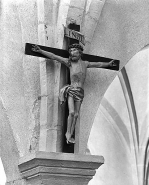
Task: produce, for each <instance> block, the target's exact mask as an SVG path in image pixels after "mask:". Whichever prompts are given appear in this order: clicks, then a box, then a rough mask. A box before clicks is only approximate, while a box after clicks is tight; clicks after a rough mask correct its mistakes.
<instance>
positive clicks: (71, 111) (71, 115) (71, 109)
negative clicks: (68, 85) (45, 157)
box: [65, 96, 74, 142]
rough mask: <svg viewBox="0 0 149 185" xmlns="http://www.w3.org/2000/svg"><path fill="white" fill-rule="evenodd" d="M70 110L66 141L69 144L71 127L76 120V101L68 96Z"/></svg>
mask: <svg viewBox="0 0 149 185" xmlns="http://www.w3.org/2000/svg"><path fill="white" fill-rule="evenodd" d="M68 109H69V116H68V119H67V132H66V134H65V136H66V139H67V141H68V142H71V141H70V139H71V127H72V123H73V119H74V100H73V98H72V97H71V96H68Z"/></svg>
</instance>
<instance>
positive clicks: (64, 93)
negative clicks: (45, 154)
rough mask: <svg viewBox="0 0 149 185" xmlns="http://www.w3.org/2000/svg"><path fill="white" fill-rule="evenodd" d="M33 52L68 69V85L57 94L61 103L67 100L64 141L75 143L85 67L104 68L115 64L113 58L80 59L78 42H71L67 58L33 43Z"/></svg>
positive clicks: (81, 48) (80, 47)
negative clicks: (103, 60)
mask: <svg viewBox="0 0 149 185" xmlns="http://www.w3.org/2000/svg"><path fill="white" fill-rule="evenodd" d="M32 50H33V51H34V52H38V53H41V54H42V55H44V56H46V57H48V58H49V59H52V60H56V61H58V62H60V63H62V64H65V65H66V66H67V67H68V68H69V70H70V82H71V84H70V85H65V86H64V87H63V88H62V89H61V90H60V94H59V99H60V102H61V104H62V103H63V102H65V101H66V100H67V101H68V109H69V115H68V119H67V131H66V134H65V136H66V141H67V143H68V144H69V143H75V140H74V138H73V137H72V136H73V132H74V129H75V125H76V122H77V118H78V115H79V111H80V107H81V104H82V101H83V98H84V81H85V78H86V72H87V68H104V67H109V66H116V64H115V62H114V60H111V61H110V62H109V63H103V62H88V61H83V60H82V59H81V55H82V53H83V47H82V46H81V45H80V44H72V45H70V46H69V48H68V51H69V58H63V57H60V56H57V55H55V54H53V53H51V52H47V51H44V50H42V49H41V48H40V47H39V46H37V45H33V48H32Z"/></svg>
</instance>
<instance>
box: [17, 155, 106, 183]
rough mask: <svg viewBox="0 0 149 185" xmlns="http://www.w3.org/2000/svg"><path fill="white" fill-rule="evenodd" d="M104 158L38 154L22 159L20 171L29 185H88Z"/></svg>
mask: <svg viewBox="0 0 149 185" xmlns="http://www.w3.org/2000/svg"><path fill="white" fill-rule="evenodd" d="M103 163H104V158H103V157H102V156H92V155H80V154H68V153H49V152H37V153H35V154H32V155H30V156H27V157H23V158H21V159H20V164H19V169H20V172H21V174H22V178H24V179H26V182H27V184H28V185H87V184H88V182H89V181H90V180H91V179H92V178H93V176H94V175H95V172H96V171H95V170H96V169H97V168H99V166H101V165H102V164H103Z"/></svg>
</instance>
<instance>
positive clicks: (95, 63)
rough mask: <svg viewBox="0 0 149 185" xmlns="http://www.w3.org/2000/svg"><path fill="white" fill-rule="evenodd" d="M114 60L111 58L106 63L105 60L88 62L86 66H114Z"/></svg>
mask: <svg viewBox="0 0 149 185" xmlns="http://www.w3.org/2000/svg"><path fill="white" fill-rule="evenodd" d="M114 61H115V60H111V61H110V62H108V63H105V62H89V64H88V66H87V68H104V67H113V66H116V63H115V62H114Z"/></svg>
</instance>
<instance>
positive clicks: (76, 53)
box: [68, 43, 83, 61]
mask: <svg viewBox="0 0 149 185" xmlns="http://www.w3.org/2000/svg"><path fill="white" fill-rule="evenodd" d="M68 51H69V56H70V59H71V60H72V61H78V60H79V59H80V58H81V55H82V53H83V47H82V46H81V45H80V44H77V43H76V44H72V45H70V46H69V48H68Z"/></svg>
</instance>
